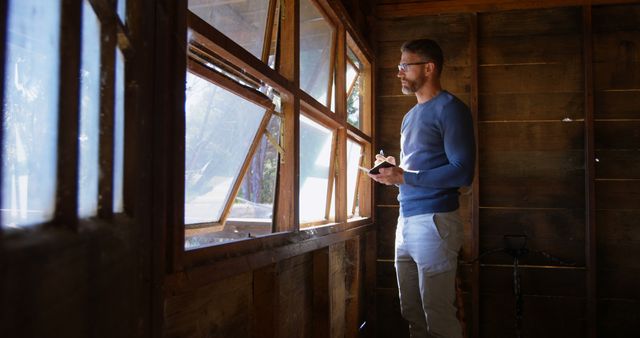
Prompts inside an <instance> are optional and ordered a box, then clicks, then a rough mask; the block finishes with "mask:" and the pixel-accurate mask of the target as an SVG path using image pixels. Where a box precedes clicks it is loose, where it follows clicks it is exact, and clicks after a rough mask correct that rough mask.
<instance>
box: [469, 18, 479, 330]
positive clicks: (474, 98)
mask: <svg viewBox="0 0 640 338" xmlns="http://www.w3.org/2000/svg"><path fill="white" fill-rule="evenodd" d="M469 28H470V29H469V35H470V36H469V57H470V58H471V60H470V61H471V62H470V64H471V100H470V101H471V107H470V108H471V114H472V116H473V129H474V130H475V132H476V166H475V169H474V176H473V184H472V185H471V199H472V202H471V236H472V248H471V257H478V256H479V255H480V173H479V170H480V165H479V164H478V162H479V161H480V158H479V151H478V149H479V145H478V140H479V139H478V119H479V115H478V113H479V112H478V14H477V13H472V14H471V16H470V27H469ZM471 275H472V277H471V278H472V282H471V297H472V302H471V304H472V311H471V313H472V320H473V324H472V333H471V334H470V335H469V336H471V337H480V262H479V261H476V262H475V263H473V273H472V274H471Z"/></svg>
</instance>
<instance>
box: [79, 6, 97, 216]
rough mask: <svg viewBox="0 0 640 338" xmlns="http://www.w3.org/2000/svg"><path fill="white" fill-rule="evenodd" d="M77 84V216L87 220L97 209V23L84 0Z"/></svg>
mask: <svg viewBox="0 0 640 338" xmlns="http://www.w3.org/2000/svg"><path fill="white" fill-rule="evenodd" d="M80 85H81V87H80V133H79V135H78V142H79V147H80V153H79V159H78V160H79V170H80V171H79V177H78V216H79V217H90V216H95V215H96V213H97V210H98V170H99V167H98V154H99V138H100V22H99V21H98V18H97V17H96V14H95V12H94V11H93V8H92V7H91V4H89V0H84V2H83V7H82V65H81V68H80Z"/></svg>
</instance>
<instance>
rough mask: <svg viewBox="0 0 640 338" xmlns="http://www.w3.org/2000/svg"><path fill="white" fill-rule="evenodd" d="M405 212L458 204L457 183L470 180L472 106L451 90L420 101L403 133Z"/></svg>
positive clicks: (430, 210)
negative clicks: (454, 94) (452, 93)
mask: <svg viewBox="0 0 640 338" xmlns="http://www.w3.org/2000/svg"><path fill="white" fill-rule="evenodd" d="M400 142H401V147H402V148H401V149H402V150H401V153H400V166H401V167H402V168H403V169H404V170H405V172H404V181H405V184H401V185H400V194H399V195H398V201H399V202H400V212H401V215H403V216H404V217H408V216H413V215H419V214H425V213H434V212H448V211H454V210H456V209H458V207H459V203H458V195H459V193H458V188H460V187H462V186H466V185H470V184H471V182H472V181H473V171H474V166H475V137H474V133H473V120H472V117H471V113H470V111H469V108H468V107H467V106H466V105H465V104H464V103H463V102H462V101H460V100H459V99H458V98H457V97H455V96H453V95H451V94H450V93H448V92H447V91H444V90H443V91H441V92H440V93H439V94H438V95H437V96H435V97H434V98H432V99H431V100H429V101H427V102H425V103H419V104H416V105H415V106H414V107H413V108H411V110H409V112H408V113H407V114H406V115H405V116H404V119H403V120H402V128H401V134H400Z"/></svg>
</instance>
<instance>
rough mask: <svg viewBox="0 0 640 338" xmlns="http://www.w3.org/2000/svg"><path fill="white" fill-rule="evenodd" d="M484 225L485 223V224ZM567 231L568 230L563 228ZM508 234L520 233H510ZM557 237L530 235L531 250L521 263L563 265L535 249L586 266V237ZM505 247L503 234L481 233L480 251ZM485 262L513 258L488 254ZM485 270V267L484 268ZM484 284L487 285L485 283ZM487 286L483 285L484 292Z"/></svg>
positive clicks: (511, 262)
mask: <svg viewBox="0 0 640 338" xmlns="http://www.w3.org/2000/svg"><path fill="white" fill-rule="evenodd" d="M483 225H484V224H483ZM563 231H565V232H566V230H563ZM508 234H518V233H517V232H516V233H512V232H510V233H508ZM576 237H578V236H575V237H571V238H568V239H567V238H557V237H555V238H554V237H546V238H545V237H529V238H528V239H527V248H529V249H530V250H531V252H530V253H529V254H528V255H527V256H526V257H523V258H522V259H521V260H520V264H523V265H524V264H526V265H537V266H562V264H560V263H558V262H554V261H552V260H550V259H548V258H547V257H545V256H544V255H541V254H537V253H534V252H533V251H543V252H546V253H548V254H550V255H552V256H554V257H557V258H559V259H560V260H562V261H566V262H571V263H575V264H576V266H579V267H584V266H585V242H584V238H576ZM501 248H504V239H503V236H502V234H501V235H498V236H488V235H485V234H484V233H482V234H481V235H480V251H481V252H488V251H490V250H493V249H501ZM482 263H485V264H507V265H512V264H513V258H512V257H510V256H509V255H507V254H506V253H500V254H493V255H488V256H486V257H485V258H483V259H482ZM483 271H484V268H483ZM483 285H485V284H484V283H483ZM485 290H486V287H483V292H484V291H485Z"/></svg>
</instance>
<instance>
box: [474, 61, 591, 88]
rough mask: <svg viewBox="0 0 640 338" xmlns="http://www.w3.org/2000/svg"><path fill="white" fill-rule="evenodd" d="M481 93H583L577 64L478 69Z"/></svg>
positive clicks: (582, 78) (580, 70) (580, 71)
mask: <svg viewBox="0 0 640 338" xmlns="http://www.w3.org/2000/svg"><path fill="white" fill-rule="evenodd" d="M479 71H480V93H481V94H487V93H491V94H513V93H554V92H562V93H567V92H569V93H576V92H582V90H583V89H584V88H583V80H584V74H583V72H582V65H581V64H580V63H577V64H576V63H549V64H535V63H534V64H521V65H507V66H504V65H497V66H491V67H480V70H479Z"/></svg>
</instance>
